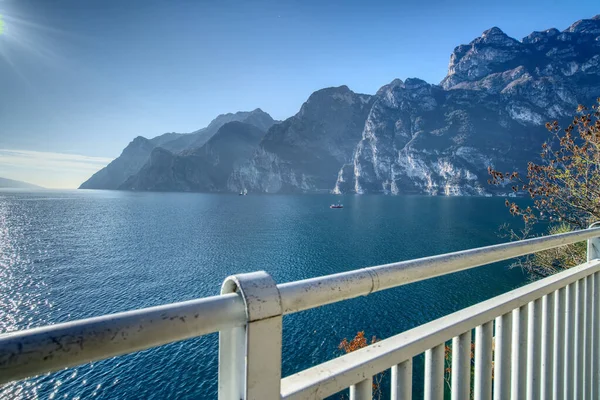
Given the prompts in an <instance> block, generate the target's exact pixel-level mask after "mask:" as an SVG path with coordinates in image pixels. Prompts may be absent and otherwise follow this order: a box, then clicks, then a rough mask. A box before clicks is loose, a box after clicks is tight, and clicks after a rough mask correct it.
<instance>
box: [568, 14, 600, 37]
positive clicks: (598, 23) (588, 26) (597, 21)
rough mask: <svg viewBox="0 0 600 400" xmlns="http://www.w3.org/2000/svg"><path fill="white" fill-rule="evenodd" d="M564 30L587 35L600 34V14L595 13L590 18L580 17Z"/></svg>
mask: <svg viewBox="0 0 600 400" xmlns="http://www.w3.org/2000/svg"><path fill="white" fill-rule="evenodd" d="M564 32H574V33H582V34H589V35H599V34H600V15H596V16H595V17H593V18H591V19H580V20H579V21H577V22H575V23H574V24H573V25H571V26H570V27H568V28H567V29H565V30H564Z"/></svg>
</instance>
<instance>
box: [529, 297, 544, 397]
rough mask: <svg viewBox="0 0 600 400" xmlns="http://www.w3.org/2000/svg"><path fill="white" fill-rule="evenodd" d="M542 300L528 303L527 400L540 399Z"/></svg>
mask: <svg viewBox="0 0 600 400" xmlns="http://www.w3.org/2000/svg"><path fill="white" fill-rule="evenodd" d="M541 333H542V299H537V300H535V301H532V302H531V303H529V321H528V326H527V400H538V399H539V398H540V371H541V359H540V354H541V349H542V342H541V337H540V336H541Z"/></svg>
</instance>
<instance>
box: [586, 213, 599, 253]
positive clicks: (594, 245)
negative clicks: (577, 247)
mask: <svg viewBox="0 0 600 400" xmlns="http://www.w3.org/2000/svg"><path fill="white" fill-rule="evenodd" d="M599 226H600V222H594V223H593V224H591V225H590V226H589V228H597V227H599ZM597 258H600V237H595V238H591V239H588V241H587V260H588V261H592V260H595V259H597Z"/></svg>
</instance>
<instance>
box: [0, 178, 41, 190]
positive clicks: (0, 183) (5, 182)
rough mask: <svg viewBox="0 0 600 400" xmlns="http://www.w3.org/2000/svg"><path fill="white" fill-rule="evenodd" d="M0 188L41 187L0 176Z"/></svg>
mask: <svg viewBox="0 0 600 400" xmlns="http://www.w3.org/2000/svg"><path fill="white" fill-rule="evenodd" d="M0 188H15V189H43V188H42V187H41V186H37V185H32V184H31V183H27V182H21V181H15V180H13V179H6V178H0Z"/></svg>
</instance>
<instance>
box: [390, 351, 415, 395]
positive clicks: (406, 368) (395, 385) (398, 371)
mask: <svg viewBox="0 0 600 400" xmlns="http://www.w3.org/2000/svg"><path fill="white" fill-rule="evenodd" d="M412 370H413V362H412V358H411V359H409V360H406V361H404V362H402V363H400V364H398V365H394V366H392V388H391V389H392V390H391V400H410V399H411V396H412V377H413V371H412Z"/></svg>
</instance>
